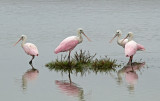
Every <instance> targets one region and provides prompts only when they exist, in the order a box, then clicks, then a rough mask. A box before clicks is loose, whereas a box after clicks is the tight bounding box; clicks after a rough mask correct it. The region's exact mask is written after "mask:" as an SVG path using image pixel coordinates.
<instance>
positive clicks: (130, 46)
mask: <svg viewBox="0 0 160 101" xmlns="http://www.w3.org/2000/svg"><path fill="white" fill-rule="evenodd" d="M136 51H137V43H136V42H135V41H130V42H128V43H126V45H125V55H126V57H130V56H132V55H134V54H135V53H136Z"/></svg>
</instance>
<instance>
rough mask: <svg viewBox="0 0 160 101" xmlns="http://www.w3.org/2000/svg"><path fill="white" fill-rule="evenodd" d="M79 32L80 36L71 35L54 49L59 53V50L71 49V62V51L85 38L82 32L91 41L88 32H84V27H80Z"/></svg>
mask: <svg viewBox="0 0 160 101" xmlns="http://www.w3.org/2000/svg"><path fill="white" fill-rule="evenodd" d="M77 32H78V36H70V37H67V38H65V39H64V40H63V41H62V42H61V43H60V44H59V46H58V47H57V48H56V49H55V50H54V53H55V54H57V53H59V52H67V51H69V55H68V60H69V62H70V54H71V51H72V50H73V49H74V48H75V47H76V46H77V44H79V43H81V42H82V41H83V38H82V35H81V34H83V35H84V36H85V37H86V38H87V39H88V41H91V40H90V39H89V38H88V37H87V36H86V34H84V32H83V29H82V28H78V30H77Z"/></svg>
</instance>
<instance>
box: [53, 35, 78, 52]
mask: <svg viewBox="0 0 160 101" xmlns="http://www.w3.org/2000/svg"><path fill="white" fill-rule="evenodd" d="M78 43H79V41H78V40H77V39H76V37H68V38H66V39H64V40H63V41H62V42H61V43H60V45H59V46H58V47H57V48H56V49H55V51H54V52H55V53H56V54H57V53H59V52H65V51H69V50H72V49H74V47H76V45H77V44H78Z"/></svg>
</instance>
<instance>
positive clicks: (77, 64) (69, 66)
mask: <svg viewBox="0 0 160 101" xmlns="http://www.w3.org/2000/svg"><path fill="white" fill-rule="evenodd" d="M95 56H96V54H94V55H91V54H90V53H89V51H88V52H86V51H82V50H80V52H75V54H74V56H73V57H71V60H70V62H69V61H68V57H67V56H66V55H65V56H63V55H61V58H60V59H58V58H57V59H56V61H52V62H49V63H47V64H46V65H45V66H46V67H48V68H49V69H50V70H55V71H57V72H61V73H63V72H66V73H68V72H71V73H73V72H75V74H77V73H80V74H81V75H84V74H85V73H87V72H88V73H89V72H90V71H93V72H95V73H97V72H109V71H115V68H116V67H118V66H119V65H117V64H116V60H112V59H110V58H108V57H107V56H106V57H105V58H101V59H97V58H96V59H95V60H94V57H95Z"/></svg>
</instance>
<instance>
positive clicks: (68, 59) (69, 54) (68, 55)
mask: <svg viewBox="0 0 160 101" xmlns="http://www.w3.org/2000/svg"><path fill="white" fill-rule="evenodd" d="M70 54H71V51H69V55H68V60H69V63H70Z"/></svg>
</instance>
